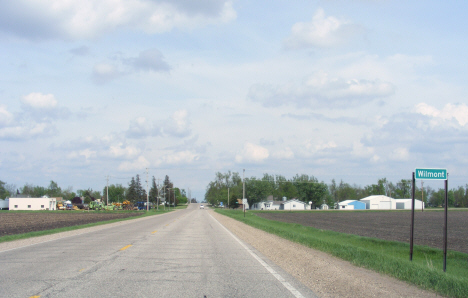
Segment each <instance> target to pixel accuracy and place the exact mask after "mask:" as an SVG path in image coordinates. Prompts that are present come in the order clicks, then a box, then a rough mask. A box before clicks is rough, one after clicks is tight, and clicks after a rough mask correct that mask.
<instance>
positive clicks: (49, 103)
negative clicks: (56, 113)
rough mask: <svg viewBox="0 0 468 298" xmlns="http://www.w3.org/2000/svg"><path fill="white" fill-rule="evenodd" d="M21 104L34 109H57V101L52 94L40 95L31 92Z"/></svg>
mask: <svg viewBox="0 0 468 298" xmlns="http://www.w3.org/2000/svg"><path fill="white" fill-rule="evenodd" d="M21 102H22V103H23V104H24V105H25V106H27V107H31V108H34V109H54V108H56V107H57V100H56V99H55V96H54V95H53V94H42V93H40V92H33V93H30V94H28V95H26V96H24V97H23V98H22V99H21Z"/></svg>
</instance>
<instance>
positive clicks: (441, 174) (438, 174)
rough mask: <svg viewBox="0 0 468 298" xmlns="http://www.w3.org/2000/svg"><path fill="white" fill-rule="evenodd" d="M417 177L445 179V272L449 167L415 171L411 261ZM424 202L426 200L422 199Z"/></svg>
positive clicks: (411, 242) (411, 243) (445, 262)
mask: <svg viewBox="0 0 468 298" xmlns="http://www.w3.org/2000/svg"><path fill="white" fill-rule="evenodd" d="M416 179H428V180H445V181H444V183H445V210H444V211H445V212H444V213H445V214H444V246H443V247H444V272H446V270H447V217H448V173H447V169H416V170H415V171H414V172H413V182H412V184H413V191H412V195H411V201H412V206H411V233H410V261H412V260H413V234H414V193H415V187H416V183H415V180H416ZM421 203H422V204H424V201H423V200H421Z"/></svg>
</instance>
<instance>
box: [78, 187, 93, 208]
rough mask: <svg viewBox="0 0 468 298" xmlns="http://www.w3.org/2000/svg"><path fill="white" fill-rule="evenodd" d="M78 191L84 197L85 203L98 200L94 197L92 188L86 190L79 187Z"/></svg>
mask: <svg viewBox="0 0 468 298" xmlns="http://www.w3.org/2000/svg"><path fill="white" fill-rule="evenodd" d="M77 192H78V195H79V196H80V197H84V204H89V202H91V201H94V200H96V198H95V197H93V190H92V189H91V188H88V189H84V190H81V189H79V190H78V191H77Z"/></svg>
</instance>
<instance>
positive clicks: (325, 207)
mask: <svg viewBox="0 0 468 298" xmlns="http://www.w3.org/2000/svg"><path fill="white" fill-rule="evenodd" d="M329 208H330V207H329V206H328V205H327V204H322V205H320V209H321V210H328V209H329Z"/></svg>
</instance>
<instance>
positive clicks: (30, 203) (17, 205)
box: [8, 197, 57, 210]
mask: <svg viewBox="0 0 468 298" xmlns="http://www.w3.org/2000/svg"><path fill="white" fill-rule="evenodd" d="M8 205H9V209H10V210H56V206H57V199H56V198H48V197H42V198H10V200H9V204H8Z"/></svg>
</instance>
